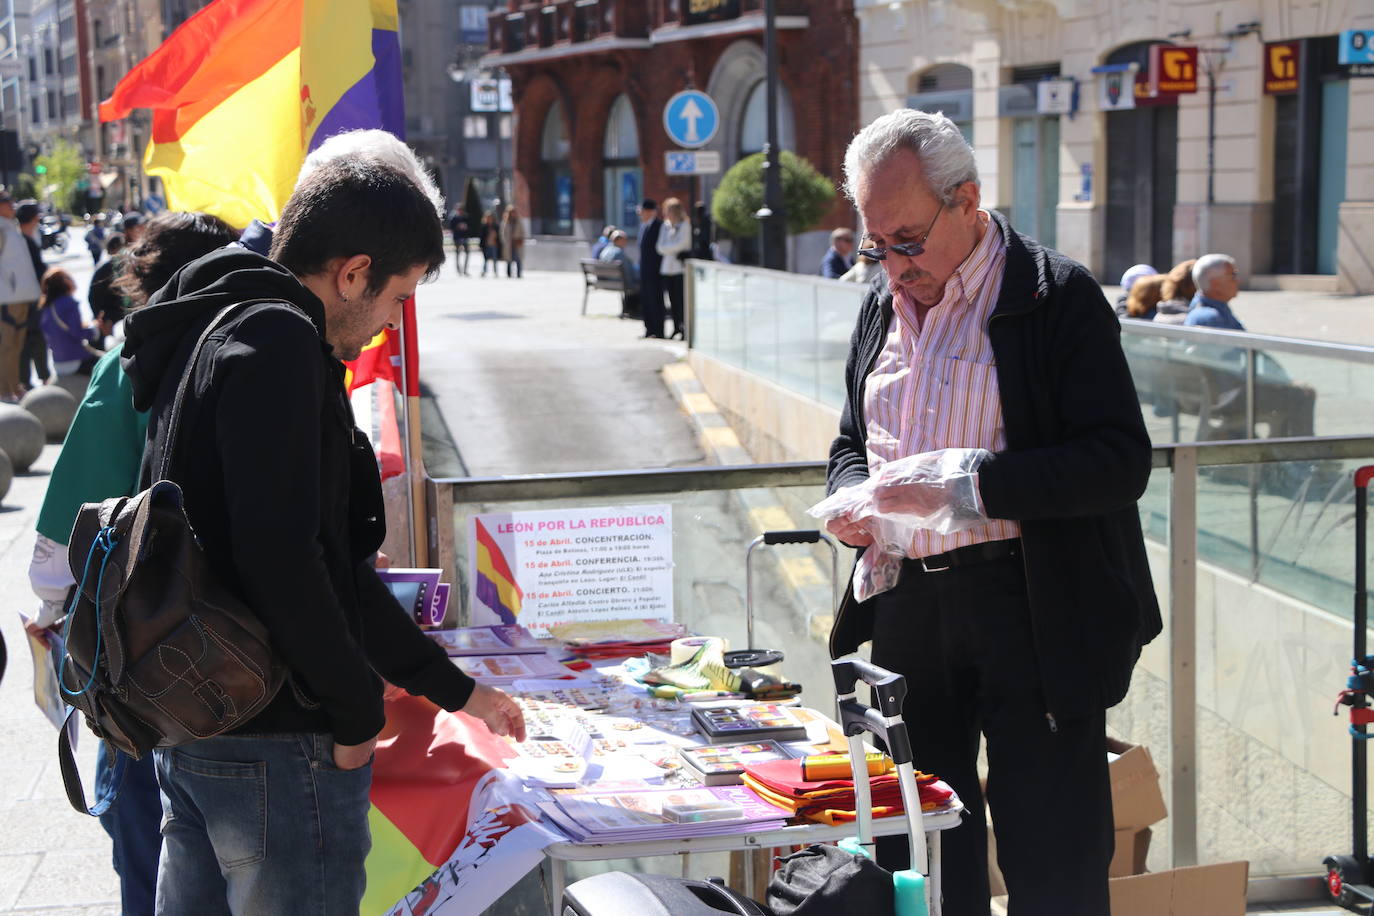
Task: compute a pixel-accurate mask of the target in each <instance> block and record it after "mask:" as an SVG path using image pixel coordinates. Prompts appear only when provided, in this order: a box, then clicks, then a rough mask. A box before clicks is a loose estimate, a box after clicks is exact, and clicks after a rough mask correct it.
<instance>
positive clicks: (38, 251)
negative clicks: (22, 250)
mask: <svg viewBox="0 0 1374 916" xmlns="http://www.w3.org/2000/svg"><path fill="white" fill-rule="evenodd" d="M40 218H41V213H40V212H39V209H38V202H37V201H34V200H26V201H24V202H23V203H21V204H20V205H19V207H18V209H16V211H15V219H16V220H17V221H18V223H19V231H20V232H21V233H23V235H24V243H25V244H26V245H27V246H28V249H29V260H30V261H32V262H33V275H34V276H35V277H37V278H38V282H39V285H40V287H41V286H42V283H43V275H44V274H46V273H47V272H48V265H47V264H46V263H45V262H44V260H43V243H42V241H40V239H39V231H40V230H39V223H40ZM35 376H36V377H37V381H35V380H34V379H35ZM51 377H52V367H51V366H49V365H48V341H47V338H46V337H44V335H43V324H42V322H41V321H40V320H39V309H37V308H31V309H29V317H28V321H27V323H26V325H25V328H24V347H23V349H22V350H20V352H19V386H20V387H21V388H28V387H30V386H32V385H34V384H38V385H42V384H43V383H44V382H46V381H47V380H48V379H49V378H51Z"/></svg>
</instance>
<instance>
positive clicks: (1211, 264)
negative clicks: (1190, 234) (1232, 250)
mask: <svg viewBox="0 0 1374 916" xmlns="http://www.w3.org/2000/svg"><path fill="white" fill-rule="evenodd" d="M1193 285H1194V286H1196V287H1197V292H1196V293H1194V294H1193V301H1192V302H1191V303H1189V305H1188V315H1187V317H1186V318H1184V319H1183V323H1184V324H1185V325H1191V326H1193V327H1202V328H1222V329H1224V330H1228V331H1244V330H1245V325H1243V324H1241V323H1240V319H1239V318H1237V317H1236V315H1235V312H1232V311H1231V300H1232V299H1234V298H1236V293H1238V292H1240V276H1239V274H1237V273H1236V260H1235V258H1232V257H1231V256H1229V255H1224V254H1204V255H1203V256H1202V257H1200V258H1198V259H1197V263H1196V264H1194V265H1193Z"/></svg>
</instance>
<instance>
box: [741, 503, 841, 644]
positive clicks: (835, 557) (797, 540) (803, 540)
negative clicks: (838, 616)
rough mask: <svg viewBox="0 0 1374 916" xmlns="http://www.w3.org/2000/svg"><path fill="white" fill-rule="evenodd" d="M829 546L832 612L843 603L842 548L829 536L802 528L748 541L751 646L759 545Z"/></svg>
mask: <svg viewBox="0 0 1374 916" xmlns="http://www.w3.org/2000/svg"><path fill="white" fill-rule="evenodd" d="M820 543H824V544H825V546H827V547H829V548H830V592H831V605H830V609H831V610H832V611H833V610H835V609H836V608H838V607H839V606H840V551H839V548H837V547H836V546H835V542H834V541H833V540H832V539H831V538H830V536H829V535H826V534H822V533H821V532H819V531H816V530H815V529H811V530H801V531H765V532H763V534H760V535H759V536H758V537H756V538H754V539H753V540H752V541H750V542H749V549H748V550H746V551H745V553H744V626H745V638H746V640H747V641H748V643H749V646H748V648H750V649H753V648H755V646H754V550H755V549H756V548H757V547H758V546H759V545H760V544H762V545H764V546H766V547H776V546H778V545H779V544H820Z"/></svg>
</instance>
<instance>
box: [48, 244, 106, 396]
mask: <svg viewBox="0 0 1374 916" xmlns="http://www.w3.org/2000/svg"><path fill="white" fill-rule="evenodd" d="M75 292H76V281H75V280H73V279H72V275H71V274H69V273H67V272H66V271H65V270H63V269H62V268H60V267H54V268H52V269H51V270H49V271H48V272H47V273H46V274H44V276H43V298H41V299H40V300H38V315H39V320H40V321H41V322H42V325H43V334H44V336H46V337H47V340H48V346H50V347H51V348H52V365H53V370H54V371H55V372H56V373H57V376H58V377H59V378H65V377H66V376H69V375H87V376H88V375H90V374H91V370H92V369H94V368H95V363H96V360H98V359H99V358H100V357H101V356H104V355H105V354H104V352H103V351H102V350H101V349H100V348H99V347H97V346H96V345H95V342H96V340H97V339H98V338H99V336H100V331H99V329H98V328H95V327H88V326H87V325H86V323H85V322H84V321H83V320H82V318H81V303H79V302H77V301H76V297H75V296H74V295H73V293H75Z"/></svg>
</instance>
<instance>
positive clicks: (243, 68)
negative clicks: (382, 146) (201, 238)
mask: <svg viewBox="0 0 1374 916" xmlns="http://www.w3.org/2000/svg"><path fill="white" fill-rule="evenodd" d="M396 26H397V16H396V0H215V2H213V3H211V4H210V5H209V6H207V7H205V8H204V9H202V10H201V11H200V12H198V13H196V15H194V16H192V17H191V18H190V19H188V20H187V21H186V22H185V23H184V24H182V26H181V27H180V28H178V29H177V30H176V31H175V32H173V33H172V34H171V36H170V37H169V38H168V39H167V40H166V41H165V42H163V43H162V45H161V46H159V47H158V49H157V50H156V51H154V52H153V53H152V54H150V55H149V56H148V57H147V59H145V60H144V61H143V62H141V63H140V64H138V66H136V67H134V69H133V70H131V71H129V73H128V75H126V76H125V77H124V79H122V80H120V82H119V85H118V86H116V87H115V91H114V94H113V95H112V96H111V97H110V98H109V99H108V100H106V101H104V102H102V103H101V105H100V119H101V120H102V121H113V120H116V119H118V118H123V117H127V116H128V114H129V112H131V111H132V110H134V109H135V108H151V109H153V132H152V142H151V143H149V145H148V149H147V152H146V154H145V156H144V170H145V171H146V172H147V173H148V174H150V175H157V176H158V177H159V178H161V179H162V182H163V185H164V186H165V187H166V189H167V203H168V206H169V207H171V208H172V209H174V210H203V211H204V212H206V213H213V214H215V215H216V216H219V217H221V218H222V219H224V220H225V221H226V222H228V223H230V224H231V225H234V226H238V227H240V228H241V227H243V226H246V225H248V223H249V222H251V221H252V220H254V219H260V220H262V221H263V222H273V221H275V220H276V219H277V217H278V216H279V215H280V214H281V208H282V205H283V204H285V203H286V199H287V198H288V197H290V196H291V190H292V188H293V187H294V186H295V183H296V175H297V173H298V172H299V171H300V167H301V162H302V161H303V160H304V158H305V154H306V153H307V152H309V151H310V150H312V149H314V148H315V147H316V146H318V145H319V144H320V143H322V142H324V140H325V139H327V138H328V137H330V136H332V135H333V134H336V133H339V132H340V131H344V130H350V129H353V128H362V127H380V128H382V129H384V130H389V131H391V132H392V133H394V134H396V135H397V136H401V135H402V134H403V131H404V126H405V102H404V98H403V96H402V89H401V67H400V52H399V45H398V41H397V35H396Z"/></svg>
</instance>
